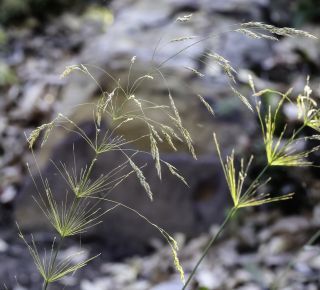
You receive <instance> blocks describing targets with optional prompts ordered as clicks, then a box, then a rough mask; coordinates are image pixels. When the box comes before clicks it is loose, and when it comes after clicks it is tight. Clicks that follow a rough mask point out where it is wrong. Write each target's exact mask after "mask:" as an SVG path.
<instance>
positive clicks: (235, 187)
mask: <svg viewBox="0 0 320 290" xmlns="http://www.w3.org/2000/svg"><path fill="white" fill-rule="evenodd" d="M213 138H214V142H215V145H216V148H217V152H218V155H219V158H220V162H221V166H222V168H223V173H224V175H225V178H226V181H227V184H228V188H229V191H230V194H231V198H232V201H233V206H234V208H243V207H251V206H258V205H262V204H266V203H270V202H276V201H282V200H287V199H290V198H292V196H293V193H290V194H287V195H284V196H278V197H273V198H272V197H269V196H270V195H269V194H257V190H258V189H259V188H260V187H261V186H263V185H264V184H265V183H266V182H264V183H262V184H261V183H260V182H259V180H255V181H253V182H252V183H251V185H250V186H249V187H248V188H247V189H246V190H244V186H245V181H246V178H247V175H248V170H249V167H250V165H251V163H252V160H253V157H252V156H251V158H250V159H249V162H248V164H247V165H245V164H244V160H243V159H241V162H240V163H241V166H240V170H239V171H238V172H237V170H236V169H235V164H234V151H233V152H232V153H231V155H230V156H227V158H226V162H224V161H223V159H222V155H221V151H220V146H219V143H218V140H217V137H216V135H215V134H213ZM267 182H268V180H267Z"/></svg>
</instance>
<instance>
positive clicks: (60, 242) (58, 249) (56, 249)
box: [43, 237, 64, 290]
mask: <svg viewBox="0 0 320 290" xmlns="http://www.w3.org/2000/svg"><path fill="white" fill-rule="evenodd" d="M63 239H64V237H61V238H60V240H59V242H58V245H57V247H56V248H55V251H54V254H53V259H52V262H51V265H50V268H49V269H50V272H51V271H53V270H54V267H55V264H56V261H57V257H58V253H59V252H60V249H61V246H62V242H63ZM50 272H49V273H48V274H49V275H51V273H50ZM48 286H49V281H45V283H44V285H43V290H47V289H48Z"/></svg>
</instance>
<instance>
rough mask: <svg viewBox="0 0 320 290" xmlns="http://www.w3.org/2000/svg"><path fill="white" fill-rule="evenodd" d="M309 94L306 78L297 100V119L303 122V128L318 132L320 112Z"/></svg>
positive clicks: (319, 130) (309, 89)
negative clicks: (306, 127)
mask: <svg viewBox="0 0 320 290" xmlns="http://www.w3.org/2000/svg"><path fill="white" fill-rule="evenodd" d="M311 93H312V90H311V88H310V87H309V78H308V79H307V84H306V85H305V87H304V91H303V94H301V95H299V96H298V98H297V107H298V118H299V119H302V120H303V123H304V125H305V126H308V127H310V128H312V129H314V130H316V131H317V132H320V110H319V108H318V104H317V102H316V101H315V100H314V99H313V98H312V97H311Z"/></svg>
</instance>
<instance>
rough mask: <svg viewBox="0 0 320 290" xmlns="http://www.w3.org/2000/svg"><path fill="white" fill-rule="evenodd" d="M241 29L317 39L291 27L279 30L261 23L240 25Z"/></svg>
mask: <svg viewBox="0 0 320 290" xmlns="http://www.w3.org/2000/svg"><path fill="white" fill-rule="evenodd" d="M241 27H243V28H245V29H259V30H264V31H268V32H270V33H272V34H276V35H279V36H291V37H293V36H294V37H307V38H312V39H317V37H316V36H314V35H312V34H310V33H308V32H306V31H303V30H298V29H294V28H291V27H281V28H279V27H275V26H273V25H270V24H265V23H263V22H246V23H242V24H241Z"/></svg>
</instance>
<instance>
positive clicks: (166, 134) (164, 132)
mask: <svg viewBox="0 0 320 290" xmlns="http://www.w3.org/2000/svg"><path fill="white" fill-rule="evenodd" d="M161 133H162V134H163V135H164V137H165V139H166V141H167V143H168V144H169V146H170V147H171V148H172V149H173V150H174V151H177V150H178V149H177V147H176V146H175V145H174V143H173V141H172V138H171V136H170V135H169V134H168V133H167V132H166V131H165V130H163V129H162V130H161Z"/></svg>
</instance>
